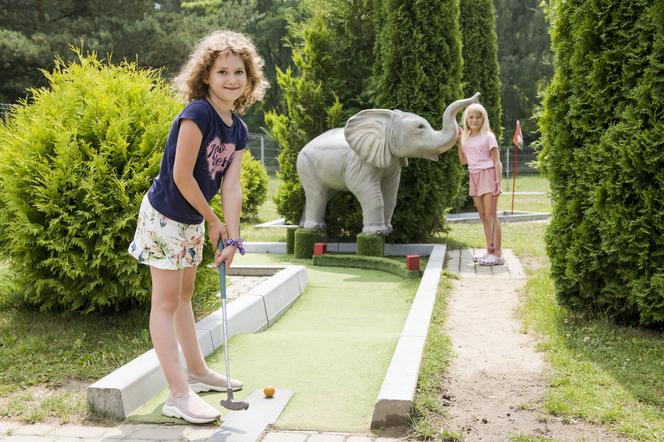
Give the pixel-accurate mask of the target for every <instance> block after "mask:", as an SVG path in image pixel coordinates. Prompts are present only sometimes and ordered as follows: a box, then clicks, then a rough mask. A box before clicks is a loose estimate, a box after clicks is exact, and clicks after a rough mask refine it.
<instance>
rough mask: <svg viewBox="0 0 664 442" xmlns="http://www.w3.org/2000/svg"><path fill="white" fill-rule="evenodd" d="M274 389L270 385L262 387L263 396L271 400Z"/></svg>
mask: <svg viewBox="0 0 664 442" xmlns="http://www.w3.org/2000/svg"><path fill="white" fill-rule="evenodd" d="M274 392H275V388H274V387H273V386H272V385H266V386H265V387H263V394H264V395H265V397H266V398H271V397H272V396H274Z"/></svg>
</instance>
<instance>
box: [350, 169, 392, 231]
mask: <svg viewBox="0 0 664 442" xmlns="http://www.w3.org/2000/svg"><path fill="white" fill-rule="evenodd" d="M350 190H351V192H353V194H354V195H355V197H356V198H357V199H358V201H359V202H360V205H361V206H362V223H363V225H364V226H363V227H362V233H366V234H369V235H381V236H387V235H388V228H387V225H386V224H385V207H384V204H383V195H382V192H381V187H380V183H379V182H378V181H377V180H376V181H369V182H365V183H364V185H363V186H362V187H361V188H356V189H350Z"/></svg>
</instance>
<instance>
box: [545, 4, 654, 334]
mask: <svg viewBox="0 0 664 442" xmlns="http://www.w3.org/2000/svg"><path fill="white" fill-rule="evenodd" d="M552 17H553V32H552V38H553V44H554V50H555V55H556V63H555V64H556V71H555V76H554V79H553V82H552V84H551V85H550V87H549V88H548V90H547V93H546V97H545V100H544V112H543V115H542V118H541V120H540V128H541V130H542V136H543V138H542V141H543V145H544V149H543V151H542V153H541V155H540V159H541V162H542V164H543V165H544V170H545V172H546V174H547V176H548V178H549V180H550V181H551V190H552V194H553V200H554V212H553V218H552V221H551V225H550V227H549V229H548V232H547V237H546V243H547V250H548V254H549V257H550V259H551V275H552V277H553V280H554V282H555V286H556V289H557V292H558V295H559V299H560V300H561V301H562V302H563V303H564V304H566V305H568V306H570V307H572V308H574V309H576V310H581V311H584V312H588V313H594V314H599V315H602V316H604V315H608V316H612V317H615V318H617V319H619V320H621V321H625V322H630V323H640V324H642V325H649V326H660V327H661V326H662V325H664V270H663V269H664V194H663V193H662V187H663V186H664V155H663V154H662V152H664V82H663V81H662V72H663V71H664V2H662V1H657V2H653V1H651V0H632V1H628V2H623V1H617V0H597V1H593V2H580V1H563V0H557V1H555V2H552ZM598 30H601V32H598Z"/></svg>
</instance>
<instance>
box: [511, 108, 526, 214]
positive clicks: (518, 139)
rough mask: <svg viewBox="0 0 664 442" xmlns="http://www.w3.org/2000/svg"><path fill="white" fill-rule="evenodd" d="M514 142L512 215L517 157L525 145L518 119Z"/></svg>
mask: <svg viewBox="0 0 664 442" xmlns="http://www.w3.org/2000/svg"><path fill="white" fill-rule="evenodd" d="M512 144H514V167H513V168H512V215H514V191H515V190H516V158H517V156H518V154H519V148H520V147H521V146H522V145H523V135H522V134H521V123H519V120H516V129H515V130H514V137H512Z"/></svg>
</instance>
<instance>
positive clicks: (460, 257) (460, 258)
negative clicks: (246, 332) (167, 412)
mask: <svg viewBox="0 0 664 442" xmlns="http://www.w3.org/2000/svg"><path fill="white" fill-rule="evenodd" d="M504 256H505V261H506V265H505V266H496V267H482V266H479V265H475V263H473V260H472V257H473V251H472V250H470V249H465V250H451V251H448V257H447V265H446V267H447V269H448V270H449V271H450V272H452V273H456V274H459V275H461V276H464V277H481V278H501V279H511V278H513V279H514V280H515V281H514V283H515V287H516V285H517V283H518V282H522V279H523V278H524V277H525V276H524V272H523V268H522V267H521V264H520V263H519V260H518V259H517V258H516V257H515V256H514V254H512V252H511V251H510V250H505V251H504ZM263 280H264V278H256V277H246V276H235V277H229V287H231V289H230V290H229V293H228V294H229V298H231V299H232V298H236V297H237V296H240V295H241V294H242V293H244V292H246V291H248V290H250V289H251V288H253V287H254V286H256V285H257V284H259V283H260V282H262V281H263ZM233 286H235V288H232V287H233ZM216 430H217V427H216V426H188V425H187V426H185V425H172V426H167V425H146V424H140V425H135V424H122V425H119V426H116V427H101V426H81V425H44V424H36V425H25V424H22V423H19V422H9V421H0V440H1V441H31V442H46V441H53V442H70V441H77V442H81V441H85V442H93V441H133V442H148V441H149V442H154V441H214V440H215V438H214V433H215V431H216ZM402 440H406V439H401V438H390V437H379V436H376V435H375V434H372V433H341V432H316V431H285V430H271V431H268V432H267V433H266V434H265V435H264V436H263V438H262V439H261V441H262V442H398V441H402Z"/></svg>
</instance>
